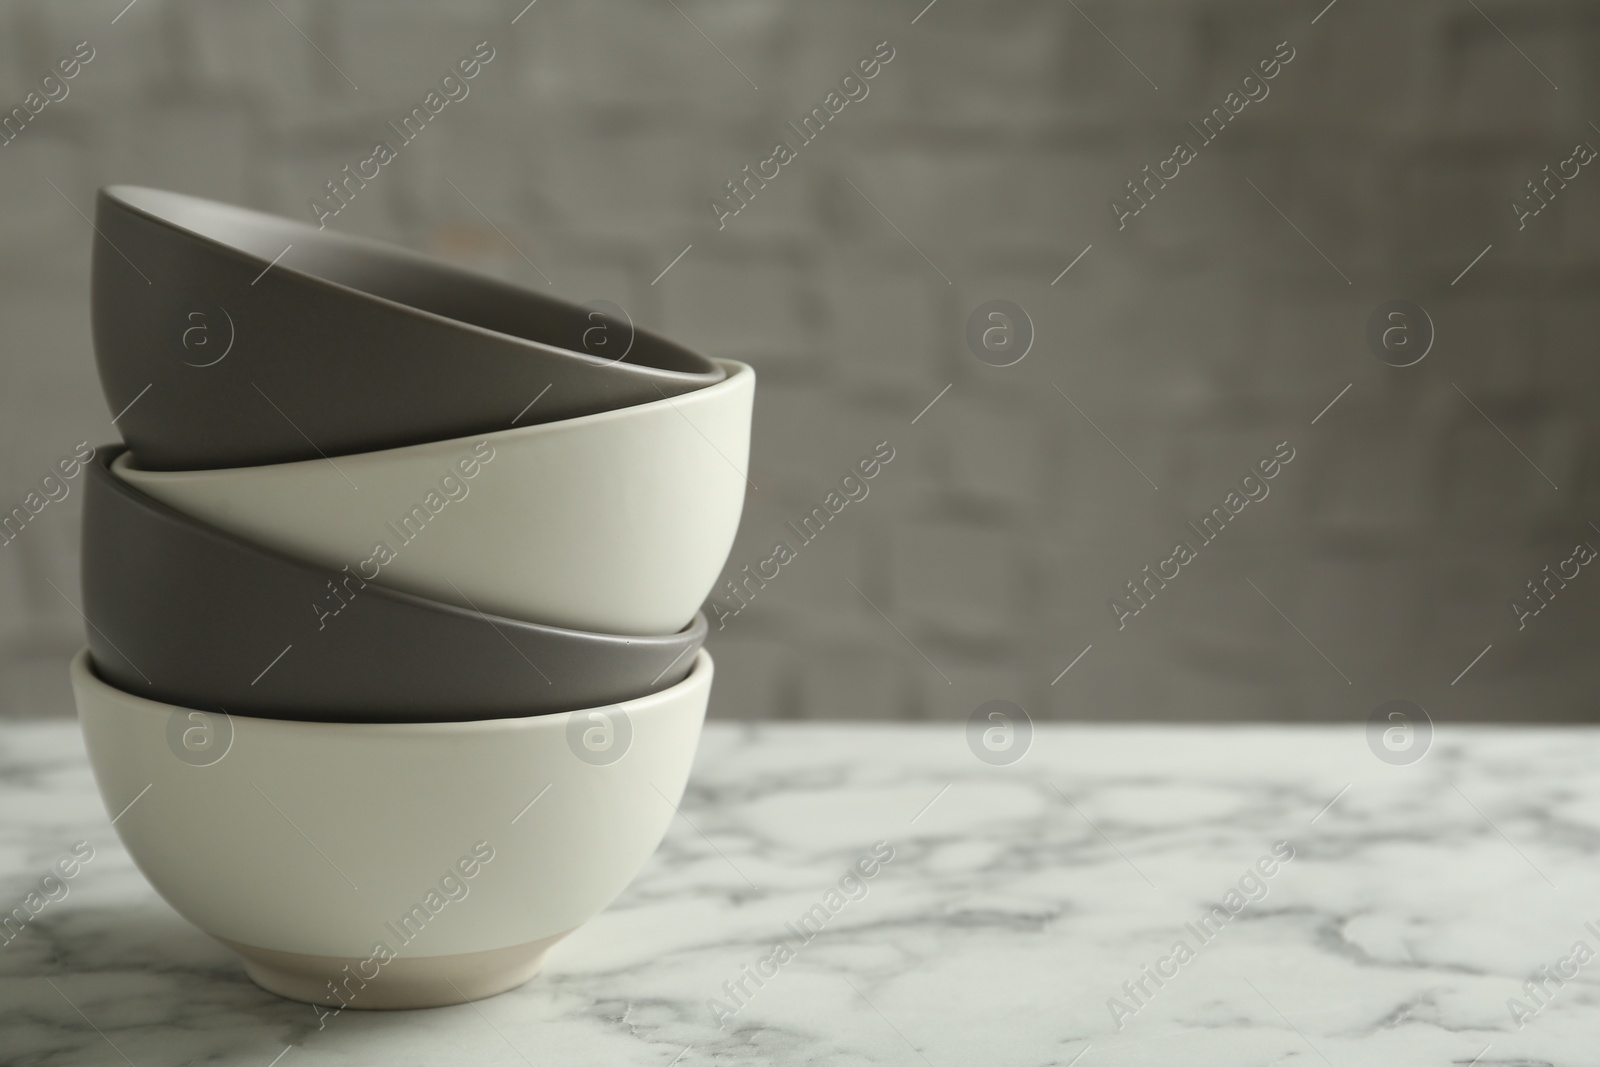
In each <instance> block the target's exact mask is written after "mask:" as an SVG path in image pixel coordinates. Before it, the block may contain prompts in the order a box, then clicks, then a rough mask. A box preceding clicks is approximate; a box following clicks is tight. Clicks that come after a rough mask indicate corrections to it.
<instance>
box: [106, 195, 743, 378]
mask: <svg viewBox="0 0 1600 1067" xmlns="http://www.w3.org/2000/svg"><path fill="white" fill-rule="evenodd" d="M130 194H132V195H134V196H139V195H146V194H148V195H153V196H154V197H156V198H159V199H163V200H167V199H170V200H173V201H180V202H182V201H187V202H192V203H196V204H201V205H204V206H205V208H206V209H208V210H220V211H225V212H230V213H234V214H237V215H242V216H245V217H247V218H250V219H253V220H256V221H266V222H270V223H271V224H272V225H274V226H279V227H283V228H286V229H289V230H292V231H294V232H297V233H302V234H306V235H312V234H314V235H316V236H315V237H314V238H312V239H314V240H317V241H321V242H324V243H329V244H332V245H335V246H338V245H341V244H342V245H347V246H348V247H350V248H351V249H352V250H355V251H358V252H361V253H364V254H367V255H372V256H378V257H382V258H386V259H389V260H391V261H394V262H396V263H399V264H401V265H408V266H417V267H426V268H427V269H428V270H430V271H438V272H442V273H446V274H453V275H455V276H456V277H457V278H459V279H461V280H462V281H463V282H470V283H477V284H484V283H488V284H490V285H497V286H504V287H507V288H510V289H517V290H521V291H525V292H529V293H534V294H536V295H539V296H540V297H542V298H543V299H549V300H554V301H557V302H560V303H570V301H566V300H564V299H563V298H561V297H556V296H553V295H551V296H545V295H544V294H540V293H539V291H538V290H537V289H532V288H529V287H528V286H524V285H519V284H517V283H515V282H510V281H506V280H504V279H501V278H497V277H495V276H494V275H492V274H486V273H483V272H481V271H475V270H469V269H467V268H465V267H461V266H458V265H457V264H454V263H451V262H449V261H447V260H444V259H439V258H437V257H433V256H427V255H424V254H422V253H421V252H416V251H413V250H411V249H409V248H404V247H402V246H400V245H395V244H390V243H388V242H386V241H379V240H376V239H374V238H371V237H362V236H359V235H357V234H348V233H342V232H339V231H336V230H328V229H326V228H318V227H316V226H312V225H311V224H310V223H308V222H302V221H300V220H299V219H291V218H289V217H287V216H285V215H275V214H272V213H271V212H268V211H257V210H256V209H254V208H247V207H241V206H239V205H237V204H230V203H227V202H226V201H221V200H212V199H210V198H208V197H203V196H194V195H192V194H189V193H179V192H174V191H172V190H170V189H158V188H156V187H154V186H149V185H136V184H133V183H127V182H119V183H114V184H111V185H105V186H101V188H100V190H99V194H98V198H97V203H99V204H108V205H110V206H112V207H114V208H115V209H116V210H118V211H121V212H125V213H127V214H129V215H132V216H134V217H136V218H139V219H143V220H144V221H146V222H149V223H152V224H154V225H156V226H158V227H160V228H161V229H163V230H166V231H168V232H169V233H173V234H177V235H179V236H181V237H183V238H184V239H186V240H190V241H194V242H196V243H198V244H201V245H203V246H205V247H206V249H207V250H208V251H209V252H211V253H212V254H220V255H221V256H223V257H224V258H226V259H231V260H235V261H237V262H240V263H244V264H246V265H248V266H250V267H252V268H254V267H260V266H264V265H266V264H267V263H268V262H269V260H268V259H267V258H266V257H265V256H260V255H257V254H256V253H254V252H251V251H249V250H247V249H244V248H240V247H239V246H238V245H234V244H229V243H228V242H226V241H223V240H220V239H218V238H216V237H212V236H210V235H209V234H206V233H203V232H201V231H199V230H196V229H194V228H192V227H190V226H185V225H183V224H181V223H179V222H177V221H176V220H174V219H172V218H169V217H167V216H166V215H163V214H161V213H159V211H158V210H155V209H152V208H150V207H145V206H142V205H141V204H139V203H137V202H135V200H132V199H129V196H130ZM272 269H273V271H274V272H277V273H281V274H287V275H290V276H291V277H293V278H294V279H296V281H297V282H298V283H300V284H302V285H310V286H314V287H317V288H321V289H325V290H328V291H330V292H334V293H338V294H340V295H342V296H345V297H348V298H353V299H357V300H362V301H366V302H369V303H372V304H375V305H378V306H380V307H382V308H384V309H385V310H387V311H389V312H391V313H396V314H400V315H403V316H409V317H412V318H416V319H421V320H423V321H426V322H431V323H434V324H437V325H441V326H447V327H451V328H454V329H458V330H463V331H466V332H467V333H469V334H472V335H475V336H479V337H483V338H486V339H493V340H496V341H500V342H503V343H511V344H514V345H518V346H523V347H526V348H529V349H531V350H534V351H538V352H543V353H548V354H552V355H557V356H561V357H564V358H567V359H574V360H577V361H579V362H580V363H584V364H587V365H589V366H590V367H593V368H596V369H602V368H607V367H609V368H611V369H613V370H617V371H619V372H620V373H623V374H627V375H631V376H636V377H643V378H651V379H659V380H661V381H669V382H685V383H696V382H699V383H703V384H707V385H709V384H713V383H715V382H716V381H718V380H719V379H718V378H717V377H716V364H717V363H718V360H716V359H714V358H713V357H711V356H707V355H705V354H704V353H701V352H698V351H696V350H694V349H692V348H690V347H688V346H687V345H682V344H679V343H678V342H676V341H672V340H670V339H668V338H666V337H663V336H662V335H660V334H658V333H655V332H654V331H651V330H644V329H641V328H639V327H638V326H637V325H635V326H633V330H634V336H635V337H636V338H637V337H638V336H640V335H643V336H645V337H648V338H649V339H650V341H651V343H652V344H655V345H659V346H662V347H665V348H668V349H673V350H676V351H677V352H678V353H679V354H681V355H682V356H684V357H686V358H688V359H692V360H696V361H698V362H701V363H705V364H707V365H708V366H707V369H706V370H703V371H688V370H673V369H672V368H670V367H657V366H652V365H650V364H648V363H627V362H624V361H623V360H625V359H626V358H627V357H626V356H624V357H623V359H622V360H610V359H601V358H600V357H599V356H595V355H591V354H590V353H588V352H580V351H578V350H576V349H572V348H562V347H560V346H558V345H552V344H549V343H547V342H544V341H536V340H533V339H532V338H529V337H521V336H518V335H517V334H514V333H506V332H504V331H502V330H496V329H493V328H491V327H488V326H482V325H479V324H478V323H474V322H468V321H466V320H465V319H458V318H453V317H451V316H449V315H442V314H440V313H439V312H436V311H429V310H427V309H426V308H419V307H415V306H413V305H411V304H406V303H403V302H401V301H399V300H393V299H391V298H389V297H386V296H381V295H379V294H377V293H373V292H368V291H367V290H365V289H359V288H356V287H355V286H353V285H347V284H345V283H344V282H339V281H334V280H333V279H331V278H325V277H323V276H322V275H320V274H313V273H311V272H309V271H305V270H300V269H298V268H296V267H295V266H293V265H292V264H284V263H277V264H275V265H274V266H273V267H272ZM573 306H574V307H578V306H579V305H576V304H574V305H573Z"/></svg>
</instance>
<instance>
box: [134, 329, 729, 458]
mask: <svg viewBox="0 0 1600 1067" xmlns="http://www.w3.org/2000/svg"><path fill="white" fill-rule="evenodd" d="M716 362H717V363H718V364H719V365H721V366H722V367H723V368H724V369H725V370H726V371H727V376H726V377H724V378H723V379H722V380H721V381H719V382H716V383H714V384H712V385H708V386H706V387H705V388H703V389H696V390H694V391H692V392H688V393H682V394H680V395H678V396H663V397H662V398H661V399H659V400H648V401H646V402H644V403H643V404H630V405H628V406H627V407H620V408H611V409H609V410H606V411H596V412H594V413H593V414H590V415H579V416H577V417H576V418H571V419H560V420H557V421H556V422H540V423H534V424H532V425H529V426H513V427H510V428H508V429H504V430H490V431H488V432H486V433H477V434H468V435H467V436H465V437H447V438H441V439H439V440H434V441H420V442H418V443H416V444H411V445H396V446H395V447H394V448H379V449H373V450H372V451H370V452H351V453H347V454H345V455H342V456H338V457H336V458H337V459H338V461H339V462H341V463H365V462H380V463H381V462H393V461H396V460H404V459H407V458H409V456H408V454H415V455H417V456H423V455H430V454H438V453H442V452H457V451H460V450H461V449H464V448H469V447H471V445H472V444H473V443H474V442H477V441H482V440H488V441H490V442H491V443H494V444H500V443H505V444H507V445H516V444H521V443H522V442H523V441H524V440H531V439H537V438H539V437H545V436H551V435H555V434H560V433H566V432H568V431H570V430H574V429H578V430H582V429H587V428H588V427H590V426H597V425H604V424H605V423H607V422H614V421H618V420H622V419H634V418H642V417H644V416H646V415H650V414H653V413H655V412H658V411H662V410H665V409H667V408H671V409H673V410H675V411H677V412H678V414H680V415H683V411H682V407H683V405H686V404H702V403H712V402H714V401H716V400H717V399H719V398H721V397H722V396H723V395H724V394H726V393H732V392H736V391H738V390H740V389H743V388H746V387H747V386H748V388H750V389H751V390H752V391H753V390H754V388H755V380H756V371H755V368H754V367H752V366H750V365H749V364H748V363H740V362H739V361H738V360H733V359H719V360H716ZM683 417H684V418H685V420H688V416H687V415H683ZM689 422H690V425H691V426H693V425H694V423H693V421H692V420H689ZM695 429H696V431H697V432H698V430H699V427H695ZM136 458H137V457H135V456H134V454H133V451H132V450H131V449H126V448H125V449H124V450H123V451H122V452H121V453H120V454H119V455H118V456H117V457H116V459H115V460H113V461H112V463H111V464H110V469H111V472H112V473H113V474H115V475H116V476H117V477H119V478H122V479H123V480H125V481H127V480H128V479H127V478H126V475H125V472H126V473H131V474H133V475H136V476H137V477H139V478H140V479H145V480H146V482H147V484H154V483H156V482H168V483H171V482H179V481H200V480H203V479H218V478H220V477H223V476H226V477H227V478H228V479H229V480H233V479H244V478H249V477H252V476H255V477H264V476H265V474H266V472H269V471H270V472H276V471H280V470H289V469H292V468H296V467H299V468H308V467H310V466H311V465H312V464H321V463H327V462H329V461H328V460H327V459H326V458H319V459H294V460H289V461H287V462H285V463H258V464H251V465H248V466H244V467H196V468H192V469H189V470H180V471H170V470H146V469H145V468H143V467H140V466H137V465H136V462H135V460H136ZM747 466H748V464H747ZM746 474H747V475H748V471H746ZM130 484H135V485H137V484H138V483H137V482H132V483H130Z"/></svg>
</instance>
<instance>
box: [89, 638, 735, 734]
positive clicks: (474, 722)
mask: <svg viewBox="0 0 1600 1067" xmlns="http://www.w3.org/2000/svg"><path fill="white" fill-rule="evenodd" d="M68 670H69V673H70V677H71V681H72V686H73V689H74V690H75V691H76V690H78V689H79V688H83V689H87V690H90V691H94V692H97V693H100V694H101V695H102V699H104V700H105V701H106V702H107V703H109V704H113V705H122V709H121V710H126V711H141V712H151V713H155V714H164V715H170V714H172V713H173V712H200V713H202V714H206V715H215V714H217V712H216V711H215V710H213V709H209V708H191V707H187V706H184V705H182V704H168V703H166V702H165V701H161V700H152V699H151V698H149V697H143V696H140V695H139V694H137V693H130V692H128V691H127V690H126V689H119V688H117V687H116V686H114V685H112V684H111V683H110V682H107V681H105V680H104V679H103V678H101V677H100V676H99V675H98V674H96V673H95V672H94V663H93V660H92V659H91V658H90V656H89V648H88V646H87V645H85V646H84V647H83V648H80V649H79V650H78V651H77V653H76V654H75V655H74V656H73V657H72V663H71V665H70V667H69V668H68ZM714 671H715V667H714V664H713V662H712V659H711V653H709V652H707V651H706V650H705V648H704V647H701V648H699V649H697V650H696V651H695V657H694V665H693V666H692V667H690V668H689V673H688V674H686V675H685V676H684V677H683V680H682V681H680V682H678V683H677V684H676V685H671V686H668V687H667V688H666V689H662V690H660V691H659V692H655V693H650V694H648V695H647V696H642V697H634V698H632V699H629V700H621V701H618V702H617V703H615V704H599V705H594V706H591V707H587V708H574V709H572V710H570V711H552V712H546V713H544V714H541V715H521V716H514V717H511V718H504V719H464V720H461V721H459V722H315V721H307V720H303V719H268V718H262V717H261V716H259V715H236V714H234V713H233V712H223V713H222V714H224V715H226V716H227V717H228V719H229V720H230V721H234V720H243V721H245V722H249V723H251V724H253V725H252V727H251V728H252V729H256V730H278V731H294V732H301V731H308V732H316V733H321V734H323V735H324V736H331V735H335V734H339V733H352V734H355V733H359V734H361V735H362V736H365V737H369V738H370V737H372V736H374V735H376V734H385V735H397V736H401V737H408V736H428V735H432V734H485V733H501V732H512V731H524V730H551V729H560V730H562V731H565V730H566V728H567V721H568V720H569V719H570V718H571V717H572V716H574V715H583V714H587V713H588V712H592V711H606V710H608V709H612V708H620V709H622V710H623V711H625V712H627V714H628V715H630V716H633V715H639V714H645V713H650V712H654V711H660V710H662V709H663V705H669V704H675V703H677V702H678V700H679V699H681V698H682V697H683V696H684V695H685V693H686V692H687V691H688V690H690V689H694V688H698V687H699V686H702V685H709V684H710V682H711V679H712V676H713V674H714ZM82 717H83V715H82V712H81V711H79V714H78V718H79V720H80V722H81V720H82Z"/></svg>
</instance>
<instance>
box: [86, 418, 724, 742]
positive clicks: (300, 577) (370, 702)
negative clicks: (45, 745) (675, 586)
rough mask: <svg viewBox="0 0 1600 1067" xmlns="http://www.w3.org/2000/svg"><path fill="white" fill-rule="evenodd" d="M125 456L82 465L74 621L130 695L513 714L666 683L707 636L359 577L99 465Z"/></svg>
mask: <svg viewBox="0 0 1600 1067" xmlns="http://www.w3.org/2000/svg"><path fill="white" fill-rule="evenodd" d="M121 451H122V449H121V448H119V447H117V446H114V445H113V446H108V447H106V448H103V449H101V450H100V452H99V454H98V455H96V456H95V458H94V459H93V460H92V461H90V463H89V464H88V467H87V470H86V471H85V473H84V479H85V483H86V484H85V490H84V514H83V598H84V614H85V616H86V618H87V619H88V623H89V651H90V654H91V655H92V656H93V659H94V666H95V671H96V673H97V674H99V675H100V677H101V678H102V679H104V680H105V681H107V682H109V683H111V684H112V685H115V686H117V687H118V688H121V689H124V690H126V691H128V692H130V693H136V694H138V695H139V696H145V697H151V698H153V699H155V700H161V701H165V702H166V703H169V704H177V705H180V706H183V707H193V708H202V709H214V708H220V709H222V710H225V711H228V712H236V713H239V714H242V715H255V716H260V717H263V718H272V719H295V720H301V721H310V722H447V721H462V720H468V719H497V718H512V717H516V716H522V715H539V714H545V713H549V712H558V711H572V710H575V709H579V708H592V707H601V706H604V705H607V704H613V703H616V702H618V701H622V700H628V699H631V698H633V697H639V696H644V695H646V694H649V693H654V692H657V691H658V690H662V689H666V688H667V687H668V686H671V685H675V684H677V683H678V682H679V681H681V680H682V679H683V678H684V677H685V676H686V675H687V674H688V673H689V669H690V668H691V667H692V666H693V665H694V659H695V656H694V653H695V651H696V650H697V649H698V648H699V647H700V645H701V642H703V641H704V640H705V636H706V620H705V616H704V615H697V616H695V620H694V622H693V623H691V624H690V625H689V627H688V628H687V629H685V630H683V631H682V632H681V633H677V634H673V635H671V636H669V637H620V636H611V635H607V634H592V633H583V632H581V631H577V630H564V629H560V628H557V627H554V626H541V625H538V624H536V623H530V622H518V621H516V620H513V619H506V618H501V617H498V616H491V615H484V614H481V613H479V612H474V611H470V610H466V609H462V608H457V607H454V606H452V605H448V604H441V603H438V602H437V601H433V600H428V599H425V598H422V597H417V596H412V595H411V594H409V593H401V592H397V591H395V590H392V589H385V588H382V587H380V586H377V585H374V584H373V583H372V582H370V581H369V582H365V583H363V581H362V579H361V577H360V576H359V575H354V574H353V573H352V572H337V571H328V570H324V569H322V568H320V567H316V566H313V565H311V564H307V563H302V562H301V561H299V560H296V559H294V558H292V557H289V556H285V555H281V554H279V553H277V552H273V551H270V550H268V549H265V548H261V547H259V546H257V545H253V544H251V543H250V542H248V541H245V540H242V539H240V538H237V537H234V536H233V535H231V534H227V533H224V532H222V531H221V530H218V529H216V528H214V527H211V526H207V525H205V524H204V523H201V522H199V521H197V520H195V519H191V518H189V517H188V516H186V515H184V514H182V513H181V512H178V511H175V510H173V509H172V508H169V507H167V506H166V505H165V504H161V503H159V502H157V501H156V500H154V499H152V498H150V497H148V496H146V495H145V494H143V493H141V492H139V491H138V490H137V489H134V488H133V487H132V486H130V485H128V484H127V483H125V482H123V481H122V480H121V479H119V478H117V477H116V476H114V475H113V474H112V473H111V471H110V469H109V468H110V464H111V461H112V460H113V459H115V458H116V456H117V455H118V454H119V453H120V452H121ZM338 605H342V607H339V608H338V610H337V611H335V610H334V609H335V607H336V606H338Z"/></svg>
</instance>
